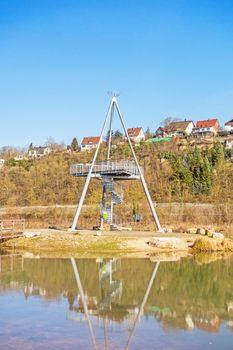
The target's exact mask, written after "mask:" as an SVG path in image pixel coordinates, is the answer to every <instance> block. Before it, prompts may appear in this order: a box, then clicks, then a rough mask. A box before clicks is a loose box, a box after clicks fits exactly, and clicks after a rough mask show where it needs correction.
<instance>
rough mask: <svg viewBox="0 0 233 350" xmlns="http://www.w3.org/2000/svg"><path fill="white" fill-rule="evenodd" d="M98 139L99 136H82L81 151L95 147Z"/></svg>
mask: <svg viewBox="0 0 233 350" xmlns="http://www.w3.org/2000/svg"><path fill="white" fill-rule="evenodd" d="M99 140H100V137H99V136H90V137H84V138H83V140H82V142H81V151H88V150H91V149H93V148H97V145H98V143H99Z"/></svg>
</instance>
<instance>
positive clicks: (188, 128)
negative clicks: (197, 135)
mask: <svg viewBox="0 0 233 350" xmlns="http://www.w3.org/2000/svg"><path fill="white" fill-rule="evenodd" d="M193 128H194V123H193V121H192V120H183V121H177V122H171V123H169V124H167V125H165V126H164V127H159V128H158V129H157V130H156V132H155V137H159V138H161V137H162V138H164V137H183V136H188V135H190V134H191V133H192V130H193Z"/></svg>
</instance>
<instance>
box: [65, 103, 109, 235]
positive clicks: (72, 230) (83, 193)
mask: <svg viewBox="0 0 233 350" xmlns="http://www.w3.org/2000/svg"><path fill="white" fill-rule="evenodd" d="M114 101H115V100H114V98H112V100H111V103H110V106H109V108H108V112H107V115H106V118H105V121H104V124H103V127H102V130H101V134H100V140H99V143H98V145H97V148H96V151H95V155H94V158H93V161H92V163H91V167H90V170H89V173H88V176H87V178H86V182H85V185H84V187H83V191H82V194H81V197H80V200H79V204H78V207H77V209H76V212H75V216H74V220H73V223H72V226H71V229H70V231H71V232H75V231H76V226H77V223H78V219H79V215H80V213H81V209H82V206H83V202H84V199H85V197H86V193H87V189H88V186H89V183H90V180H91V174H92V171H93V167H94V165H95V162H96V158H97V155H98V153H99V149H100V145H101V142H102V138H103V134H104V130H105V127H106V124H107V121H108V118H109V115H110V113H111V110H112V108H113V103H114Z"/></svg>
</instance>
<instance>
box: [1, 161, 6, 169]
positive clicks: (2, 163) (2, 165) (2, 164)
mask: <svg viewBox="0 0 233 350" xmlns="http://www.w3.org/2000/svg"><path fill="white" fill-rule="evenodd" d="M4 164H5V160H4V159H0V169H2V168H3V167H4Z"/></svg>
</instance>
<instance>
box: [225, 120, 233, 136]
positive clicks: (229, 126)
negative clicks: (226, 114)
mask: <svg viewBox="0 0 233 350" xmlns="http://www.w3.org/2000/svg"><path fill="white" fill-rule="evenodd" d="M224 129H225V131H229V132H230V133H233V119H231V120H229V122H227V123H225V127H224Z"/></svg>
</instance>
